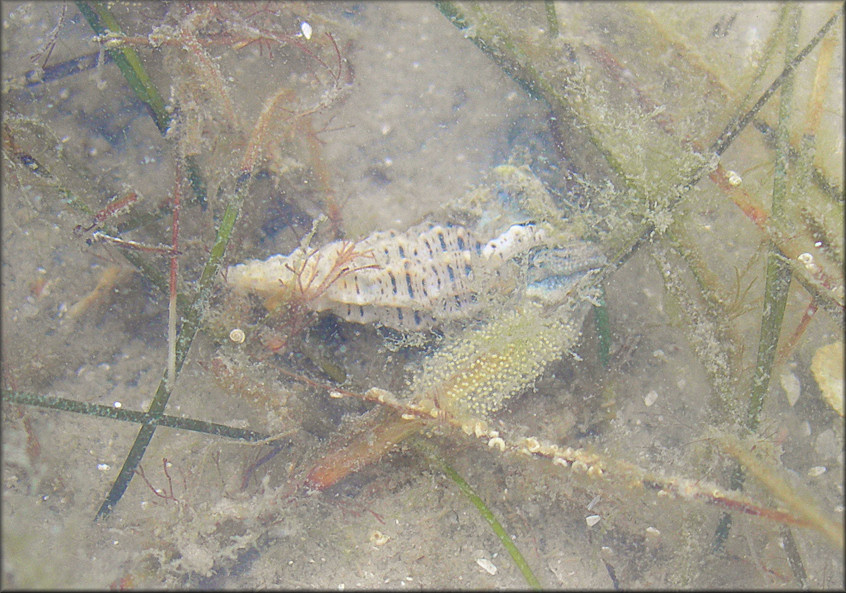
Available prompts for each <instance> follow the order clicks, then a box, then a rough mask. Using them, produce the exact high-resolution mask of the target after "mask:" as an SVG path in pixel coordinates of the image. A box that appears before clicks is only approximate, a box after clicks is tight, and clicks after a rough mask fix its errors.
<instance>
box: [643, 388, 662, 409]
mask: <svg viewBox="0 0 846 593" xmlns="http://www.w3.org/2000/svg"><path fill="white" fill-rule="evenodd" d="M656 401H658V392H657V391H655V390H654V389H653V390H652V391H650V392H649V393H647V394H646V395H644V396H643V403H644V405H645V406H646V407H647V408H648V407H649V406H651V405H652V404H654V403H655V402H656Z"/></svg>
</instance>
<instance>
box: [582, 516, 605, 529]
mask: <svg viewBox="0 0 846 593" xmlns="http://www.w3.org/2000/svg"><path fill="white" fill-rule="evenodd" d="M600 519H601V517H600V516H599V515H588V516H587V517H585V523H587V526H588V527H593V526H594V525H596V524H597V523H599V520H600Z"/></svg>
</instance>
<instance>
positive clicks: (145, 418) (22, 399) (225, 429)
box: [2, 389, 269, 442]
mask: <svg viewBox="0 0 846 593" xmlns="http://www.w3.org/2000/svg"><path fill="white" fill-rule="evenodd" d="M2 393H3V401H7V402H10V403H15V404H23V405H27V406H38V407H40V408H48V409H51V410H61V411H63V412H73V413H75V414H85V415H86V416H97V417H100V418H111V419H112V420H118V421H120V422H135V423H136V424H152V425H157V426H166V427H168V428H176V429H180V430H190V431H192V432H201V433H203V434H208V435H213V436H222V437H226V438H230V439H239V440H242V441H251V442H253V441H263V440H265V439H267V438H269V437H268V435H266V434H262V433H260V432H255V431H253V430H244V429H241V428H234V427H232V426H226V425H225V424H216V423H214V422H206V421H204V420H195V419H194V418H179V417H177V416H167V415H161V416H153V415H151V414H149V413H148V412H138V411H135V410H125V409H123V408H114V407H112V406H105V405H102V404H92V403H88V402H81V401H76V400H72V399H66V398H63V397H53V396H49V395H36V394H33V393H23V392H20V391H7V390H5V389H4V390H3V392H2Z"/></svg>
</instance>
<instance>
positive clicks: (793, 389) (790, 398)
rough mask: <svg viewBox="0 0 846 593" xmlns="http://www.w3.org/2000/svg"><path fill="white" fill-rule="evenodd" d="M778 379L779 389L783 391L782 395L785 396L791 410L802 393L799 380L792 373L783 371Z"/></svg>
mask: <svg viewBox="0 0 846 593" xmlns="http://www.w3.org/2000/svg"><path fill="white" fill-rule="evenodd" d="M779 379H780V382H781V388H782V389H784V395H786V396H787V403H789V404H790V407H791V408H792V407H793V406H794V404H796V401H797V400H798V399H799V395H801V393H802V385H801V384H800V383H799V378H798V377H797V376H796V375H795V374H794V373H793V372H791V371H787V370H785V371H783V372H782V373H781V377H779Z"/></svg>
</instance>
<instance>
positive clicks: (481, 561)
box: [476, 558, 497, 575]
mask: <svg viewBox="0 0 846 593" xmlns="http://www.w3.org/2000/svg"><path fill="white" fill-rule="evenodd" d="M476 564H478V565H479V566H481V567H482V570H484V571H485V572H486V573H488V574H489V575H495V574H496V570H497V569H496V566H495V565H494V563H493V562H491V561H490V560H488V559H487V558H476Z"/></svg>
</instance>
